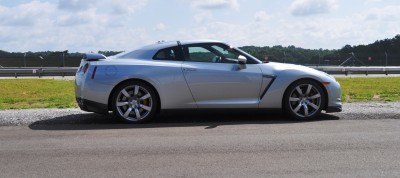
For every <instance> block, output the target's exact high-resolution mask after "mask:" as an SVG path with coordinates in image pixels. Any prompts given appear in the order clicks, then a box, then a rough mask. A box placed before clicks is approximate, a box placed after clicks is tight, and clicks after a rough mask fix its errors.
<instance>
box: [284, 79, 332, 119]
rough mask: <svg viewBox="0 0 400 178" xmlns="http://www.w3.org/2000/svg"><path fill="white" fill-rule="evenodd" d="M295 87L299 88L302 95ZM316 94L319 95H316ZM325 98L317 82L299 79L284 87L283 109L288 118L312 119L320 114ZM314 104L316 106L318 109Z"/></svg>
mask: <svg viewBox="0 0 400 178" xmlns="http://www.w3.org/2000/svg"><path fill="white" fill-rule="evenodd" d="M309 86H312V88H311V89H309ZM297 87H299V88H300V91H301V93H302V94H303V95H302V94H301V93H300V92H299V91H298V89H297ZM307 92H308V94H307ZM318 95H319V97H317V96H318ZM316 97H317V98H316ZM325 98H326V97H325V92H324V90H323V89H322V87H321V85H320V84H319V83H317V82H315V81H313V80H306V79H305V80H299V81H296V82H294V83H292V84H291V85H290V86H289V87H288V88H287V89H286V92H285V95H284V97H283V110H284V112H285V114H286V115H287V116H289V117H290V118H293V119H296V120H312V119H314V118H316V117H318V116H319V115H320V114H321V111H322V109H323V108H324V106H325V103H326V99H325ZM304 105H306V106H304ZM316 106H318V109H317V108H316Z"/></svg>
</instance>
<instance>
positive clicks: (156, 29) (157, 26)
mask: <svg viewBox="0 0 400 178" xmlns="http://www.w3.org/2000/svg"><path fill="white" fill-rule="evenodd" d="M166 28H167V27H166V26H165V24H164V23H159V24H157V25H156V28H154V30H155V31H164V30H165V29H166Z"/></svg>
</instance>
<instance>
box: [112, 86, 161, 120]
mask: <svg viewBox="0 0 400 178" xmlns="http://www.w3.org/2000/svg"><path fill="white" fill-rule="evenodd" d="M158 103H159V99H158V97H157V95H156V93H155V91H154V89H153V88H152V87H150V86H149V85H148V84H146V83H143V82H126V83H124V84H122V85H120V86H119V87H118V88H117V89H116V90H115V92H114V94H113V98H112V104H113V112H114V115H115V116H116V117H117V118H119V119H121V120H123V121H125V122H127V123H143V122H146V121H149V120H151V119H152V118H153V117H154V115H155V114H156V112H157V109H158Z"/></svg>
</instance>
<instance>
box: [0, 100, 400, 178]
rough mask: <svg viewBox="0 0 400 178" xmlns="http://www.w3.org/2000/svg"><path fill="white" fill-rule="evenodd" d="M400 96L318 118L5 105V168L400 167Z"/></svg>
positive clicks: (149, 172)
mask: <svg viewBox="0 0 400 178" xmlns="http://www.w3.org/2000/svg"><path fill="white" fill-rule="evenodd" d="M399 105H400V104H399V103H358V104H346V106H345V108H346V110H345V111H344V112H343V113H340V114H334V115H323V116H322V117H321V118H320V119H318V120H316V121H312V122H294V121H291V120H288V119H285V118H284V117H283V116H281V115H280V114H265V113H264V114H260V113H257V114H248V113H229V114H226V113H225V114H224V113H220V114H216V113H202V114H198V113H185V114H183V115H177V114H165V115H164V116H162V117H160V118H158V120H157V121H155V122H153V123H150V124H142V125H125V124H120V123H119V122H117V121H115V120H113V119H111V118H110V117H109V116H100V115H96V114H89V113H84V112H80V111H78V110H76V109H61V110H54V109H50V110H26V111H25V110H24V111H0V123H2V125H3V126H2V127H0V158H1V159H0V173H1V177H55V176H57V177H60V176H61V177H72V176H74V177H77V176H86V177H88V176H90V177H95V176H101V177H110V176H135V177H137V176H139V177H160V176H161V177H176V176H183V177H189V176H190V177H200V176H202V177H205V176H206V177H221V176H224V177H227V176H229V177H261V176H262V177H265V176H276V177H282V176H285V177H298V176H315V177H331V176H336V177H339V176H340V177H342V176H347V177H350V176H351V177H354V176H357V177H377V176H387V177H399V176H400V151H399V150H400V136H399V135H400V116H399V115H400V111H398V109H399ZM210 114H212V115H213V116H210ZM7 118H8V119H7ZM7 120H13V121H10V122H7ZM14 125H20V126H14Z"/></svg>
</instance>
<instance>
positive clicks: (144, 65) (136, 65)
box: [85, 59, 196, 109]
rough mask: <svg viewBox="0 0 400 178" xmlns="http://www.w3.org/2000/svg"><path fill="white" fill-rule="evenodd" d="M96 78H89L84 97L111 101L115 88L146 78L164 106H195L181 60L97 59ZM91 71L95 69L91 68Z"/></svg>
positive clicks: (162, 106)
mask: <svg viewBox="0 0 400 178" xmlns="http://www.w3.org/2000/svg"><path fill="white" fill-rule="evenodd" d="M96 65H97V66H98V68H97V72H96V75H95V79H93V80H92V79H87V81H89V82H86V84H85V87H86V89H87V92H86V93H85V96H86V97H88V99H89V98H93V99H95V100H94V101H97V102H100V103H105V104H107V103H108V99H109V97H110V95H111V94H112V93H111V92H112V90H113V88H114V87H115V86H116V85H118V84H119V83H121V82H123V81H126V80H129V79H140V80H144V81H147V82H148V83H150V84H151V85H153V87H154V88H155V89H156V90H157V92H158V94H159V96H160V100H161V108H162V109H175V108H195V107H196V104H195V102H194V101H193V97H192V95H191V93H190V91H189V88H188V86H187V84H186V81H185V79H184V78H183V73H182V69H181V65H182V62H181V61H144V60H135V59H117V60H113V61H107V62H98V63H97V64H96ZM91 72H92V70H91ZM89 75H90V74H89Z"/></svg>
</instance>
